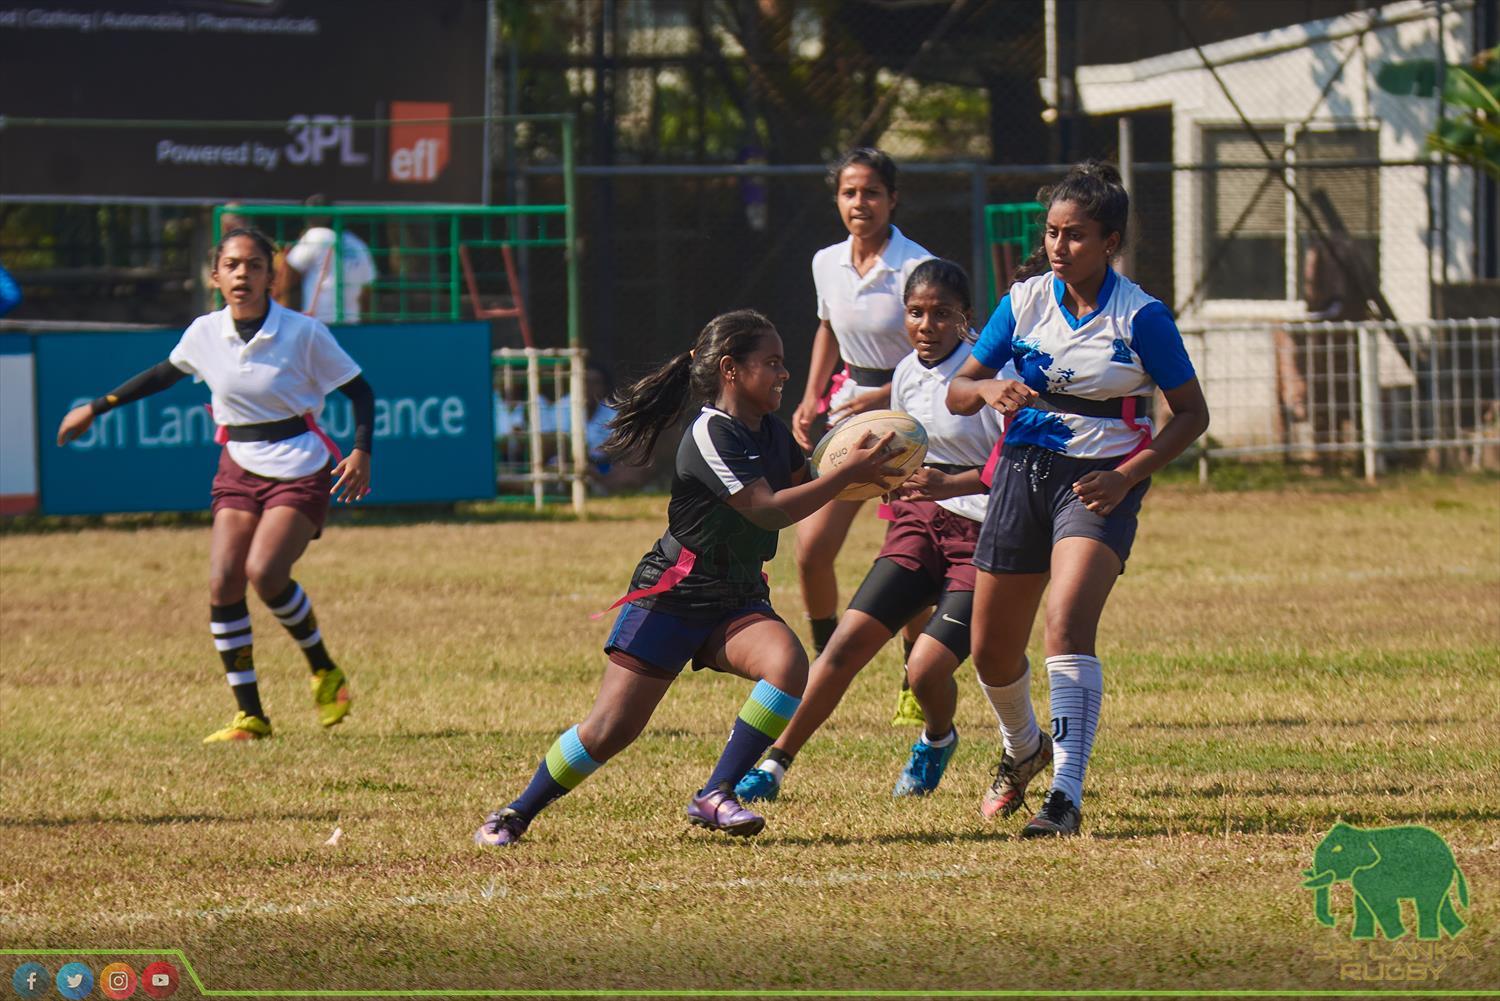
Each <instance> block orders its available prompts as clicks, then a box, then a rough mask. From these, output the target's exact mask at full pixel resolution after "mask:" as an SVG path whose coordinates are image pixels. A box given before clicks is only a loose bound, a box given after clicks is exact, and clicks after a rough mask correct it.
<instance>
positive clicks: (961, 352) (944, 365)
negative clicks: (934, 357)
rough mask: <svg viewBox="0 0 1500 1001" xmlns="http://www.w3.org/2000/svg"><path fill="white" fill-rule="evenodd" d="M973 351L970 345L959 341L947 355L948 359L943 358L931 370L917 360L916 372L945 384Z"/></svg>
mask: <svg viewBox="0 0 1500 1001" xmlns="http://www.w3.org/2000/svg"><path fill="white" fill-rule="evenodd" d="M973 350H974V345H973V344H970V343H969V342H968V341H959V342H958V347H956V348H954V349H953V351H952V352H951V353H950V354H949V355H948V357H946V358H944V359H943V360H942V361H940V362H938V363H937V364H936V365H934V366H932V367H931V368H928V367H927V366H926V365H923V364H922V362H921V361H920V360H918V362H917V371H918V372H920V373H921V374H922V375H924V376H926V377H927V378H929V379H939V380H941V381H943V382H947V381H948V380H949V379H951V378H953V373H955V372H957V371H958V367H959V366H960V365H962V364H963V363H964V360H965V359H966V358H968V357H969V355H970V354H971V353H972V352H973Z"/></svg>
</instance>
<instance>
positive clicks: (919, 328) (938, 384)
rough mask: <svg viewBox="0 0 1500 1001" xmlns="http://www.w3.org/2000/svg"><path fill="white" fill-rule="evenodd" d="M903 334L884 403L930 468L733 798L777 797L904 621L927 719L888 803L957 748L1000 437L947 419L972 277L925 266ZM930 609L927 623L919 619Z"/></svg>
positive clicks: (899, 510) (985, 421) (931, 781)
mask: <svg viewBox="0 0 1500 1001" xmlns="http://www.w3.org/2000/svg"><path fill="white" fill-rule="evenodd" d="M905 302H906V306H905V322H904V327H905V330H906V334H907V336H908V337H909V344H910V346H911V347H912V348H914V350H913V351H911V352H910V353H908V354H907V355H906V357H905V358H904V359H903V360H902V361H901V362H900V363H899V364H898V365H897V366H896V370H895V373H894V375H893V377H892V380H891V405H892V406H894V407H896V408H897V409H899V410H904V411H906V412H907V413H909V414H911V415H912V416H914V417H916V418H917V419H918V420H919V421H921V422H922V425H923V426H924V427H925V428H926V429H927V440H928V447H927V459H926V463H925V465H924V466H923V467H922V468H921V469H919V470H918V471H917V472H916V473H915V474H914V475H913V476H912V477H911V479H909V480H907V481H906V483H905V484H903V485H902V486H901V487H900V488H899V489H898V490H897V491H896V492H895V494H894V495H893V497H892V500H891V509H892V520H891V524H890V527H889V528H888V529H887V530H886V535H885V544H884V545H883V546H882V547H881V549H880V554H879V555H878V556H877V557H876V558H875V564H874V566H872V567H871V568H870V572H869V573H868V574H867V575H866V576H865V580H864V583H863V584H861V585H860V587H859V590H858V591H857V592H856V593H855V595H854V597H853V598H852V599H850V601H849V610H848V611H847V612H845V613H844V616H843V618H841V619H840V620H839V624H838V628H837V629H835V630H834V633H833V637H832V638H831V639H830V640H829V641H828V646H827V648H826V649H824V650H823V651H822V653H820V654H819V655H818V659H817V660H816V661H815V662H814V663H813V665H812V669H811V671H810V673H809V675H808V684H807V690H806V692H805V693H804V694H803V698H802V704H801V705H800V706H799V707H798V708H797V712H796V714H795V715H794V716H793V717H792V720H791V722H790V723H789V724H788V725H787V728H786V730H784V731H783V732H782V734H781V736H780V737H778V738H777V739H776V742H775V744H774V745H772V747H771V748H770V749H768V750H767V752H766V755H765V760H764V761H762V762H761V764H760V766H759V767H757V768H754V769H751V771H750V772H749V773H748V774H747V775H746V776H745V777H744V778H743V779H741V780H740V783H739V785H738V786H737V787H736V789H735V794H736V795H737V796H738V797H739V798H740V800H741V801H744V802H751V801H754V800H761V799H775V798H776V795H777V793H778V791H779V790H780V788H781V779H782V777H783V775H784V774H785V772H786V769H787V768H789V767H790V766H791V763H792V758H793V757H794V756H795V755H796V754H797V752H798V751H800V750H801V749H802V747H803V745H804V744H806V743H807V741H808V740H809V739H810V738H811V737H812V735H813V734H814V733H815V732H816V731H817V729H818V728H819V727H820V726H822V725H823V723H824V721H826V720H827V719H828V717H829V716H830V715H831V714H832V713H833V710H834V709H835V708H836V707H837V706H838V704H839V701H840V700H841V699H842V698H843V697H844V693H845V692H846V691H848V689H849V684H850V682H852V681H853V680H854V676H855V675H856V674H858V673H859V671H860V670H861V669H863V668H864V666H865V665H866V664H868V663H869V662H870V660H871V659H872V658H873V657H874V656H875V655H876V654H877V653H878V652H879V651H880V648H881V647H883V646H885V644H886V643H887V642H889V641H890V639H891V637H892V636H894V635H895V634H896V633H897V632H898V631H899V630H901V629H902V628H903V627H905V626H906V625H907V624H908V623H911V622H914V621H915V622H916V624H917V625H918V626H919V627H920V626H921V625H922V621H923V619H924V618H925V621H926V627H925V628H924V629H923V630H922V632H921V634H920V635H919V636H918V637H917V640H916V642H915V644H914V645H913V647H912V651H911V655H910V657H909V658H908V660H907V673H908V675H909V677H910V681H911V690H912V692H913V694H914V695H915V697H916V699H917V701H918V703H919V704H920V705H921V708H922V712H923V714H924V716H925V721H926V722H925V726H924V728H923V731H922V734H921V735H920V736H919V737H918V738H917V741H916V743H914V744H913V745H912V748H911V755H910V757H909V758H908V760H907V762H906V767H905V768H903V769H902V770H901V774H900V775H899V776H898V777H897V779H896V785H895V788H894V790H893V792H894V795H896V796H923V795H926V794H928V793H930V792H932V791H933V790H934V789H936V788H937V786H938V782H939V781H940V780H941V779H942V777H943V771H944V770H945V769H946V768H947V767H948V761H949V759H950V758H952V756H953V750H954V748H955V747H957V746H958V730H957V729H955V728H954V726H953V713H954V709H955V705H956V702H957V697H958V689H957V686H956V685H955V684H954V680H953V674H954V672H955V671H956V670H957V669H958V665H959V664H961V663H963V661H964V659H965V658H967V657H968V655H969V623H970V621H971V619H972V614H971V613H972V609H973V604H974V546H975V544H976V543H977V542H978V540H979V526H980V522H982V521H983V520H984V513H985V508H986V506H987V503H988V498H987V497H986V496H985V491H984V485H983V483H982V482H981V480H980V471H981V468H982V467H983V466H984V463H985V460H986V459H987V458H988V456H989V454H990V450H991V448H992V447H993V446H994V444H995V440H996V439H997V438H999V437H1000V431H1001V423H1000V415H999V414H998V413H997V412H996V411H994V410H990V409H985V410H981V411H979V412H978V413H976V414H974V415H973V416H971V417H958V416H955V415H953V414H951V413H949V412H948V408H947V405H946V402H945V400H946V397H947V391H948V382H949V380H950V379H951V378H952V377H953V375H954V374H955V373H956V372H957V371H958V370H959V367H960V366H961V365H963V363H964V362H965V361H966V360H967V359H968V358H969V353H970V347H969V343H968V341H967V339H966V338H967V337H968V336H969V334H970V331H969V311H970V308H971V307H970V295H969V279H968V276H967V275H966V274H965V273H964V269H963V268H961V267H959V266H958V265H957V264H954V263H953V262H952V261H945V260H941V259H939V258H930V259H928V260H926V261H923V262H922V263H921V264H918V265H917V267H916V268H915V270H913V271H912V273H911V277H910V278H909V279H907V283H906V289H905ZM933 605H936V606H937V610H936V612H935V613H934V614H933V615H932V616H931V617H930V618H926V617H925V616H921V613H922V612H923V611H925V610H926V609H927V608H929V607H931V606H933Z"/></svg>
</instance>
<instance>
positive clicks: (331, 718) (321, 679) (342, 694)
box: [312, 667, 349, 727]
mask: <svg viewBox="0 0 1500 1001" xmlns="http://www.w3.org/2000/svg"><path fill="white" fill-rule="evenodd" d="M312 694H313V701H314V702H316V703H317V704H318V722H319V723H322V724H323V725H324V726H325V727H326V726H338V725H339V724H340V723H342V722H344V717H345V716H348V715H349V682H348V681H347V680H345V678H344V672H343V671H340V670H339V669H338V668H336V667H333V668H329V669H328V670H325V671H314V672H313V676H312Z"/></svg>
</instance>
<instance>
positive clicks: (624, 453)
mask: <svg viewBox="0 0 1500 1001" xmlns="http://www.w3.org/2000/svg"><path fill="white" fill-rule="evenodd" d="M775 332H776V328H775V327H774V326H772V324H771V321H770V320H768V319H766V318H765V317H764V316H762V315H761V314H760V313H757V312H756V311H755V310H753V309H737V310H735V311H734V312H732V313H723V314H720V315H719V316H716V317H714V318H713V319H712V320H710V321H708V325H707V326H706V327H704V328H703V329H702V331H700V332H699V334H698V338H697V340H695V341H694V342H693V347H692V350H690V351H684V352H683V353H682V354H679V355H675V356H674V357H673V358H672V360H671V361H669V362H667V363H666V364H665V365H663V366H662V367H661V368H659V369H657V370H656V371H655V372H652V373H651V374H650V375H648V376H646V377H645V378H644V379H641V380H640V381H638V382H636V383H633V384H632V385H630V386H628V387H626V388H625V389H624V390H623V391H622V392H621V393H620V394H619V395H618V396H616V397H615V398H614V399H613V400H611V401H610V406H612V407H614V408H615V410H616V411H617V413H616V414H615V417H614V419H613V420H611V421H610V422H609V425H608V427H609V438H608V439H607V440H606V441H605V442H604V445H603V450H604V452H605V454H606V455H609V456H610V457H612V458H616V459H619V460H621V461H623V462H628V463H632V464H636V465H644V464H645V463H647V462H649V461H651V455H652V453H653V452H655V451H656V442H657V439H659V438H660V437H661V434H662V432H663V431H665V430H666V429H667V428H668V427H670V426H671V425H673V424H675V423H677V421H678V420H679V419H680V418H681V417H682V414H683V412H684V411H685V410H687V408H688V404H689V403H691V402H692V401H693V400H694V399H699V400H712V399H714V398H716V397H717V396H718V395H719V371H720V362H722V361H723V359H725V358H732V359H733V360H735V361H737V362H741V363H743V362H744V361H745V359H746V358H748V357H749V356H750V354H751V353H752V352H754V351H755V349H756V348H757V347H758V346H759V345H760V342H761V338H763V337H764V336H765V335H766V334H768V333H769V334H774V333H775Z"/></svg>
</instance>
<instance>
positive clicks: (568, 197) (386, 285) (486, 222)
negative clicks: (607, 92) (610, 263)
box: [213, 115, 583, 348]
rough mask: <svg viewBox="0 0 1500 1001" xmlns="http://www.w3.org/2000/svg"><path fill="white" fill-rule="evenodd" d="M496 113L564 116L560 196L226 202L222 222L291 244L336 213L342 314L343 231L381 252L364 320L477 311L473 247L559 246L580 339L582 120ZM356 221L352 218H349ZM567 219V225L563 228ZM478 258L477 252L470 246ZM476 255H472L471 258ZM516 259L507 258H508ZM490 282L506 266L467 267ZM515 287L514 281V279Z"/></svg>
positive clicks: (341, 312)
mask: <svg viewBox="0 0 1500 1001" xmlns="http://www.w3.org/2000/svg"><path fill="white" fill-rule="evenodd" d="M494 120H495V121H546V122H552V123H556V124H557V125H558V126H560V129H561V134H562V142H561V150H560V152H561V157H562V175H563V201H562V204H539V205H358V206H355V205H332V206H319V207H311V206H305V205H246V204H237V205H233V206H226V205H219V206H216V207H215V208H214V221H213V224H214V232H222V231H223V230H222V219H223V216H224V215H226V214H233V215H238V216H241V217H243V218H245V219H247V220H250V221H251V222H253V223H254V224H255V225H257V226H258V227H260V228H262V229H266V230H267V235H268V236H270V237H271V238H272V239H273V240H274V241H275V242H276V244H277V247H278V248H279V249H281V250H285V249H289V248H290V247H292V246H293V245H294V244H295V243H296V240H297V238H298V236H299V235H300V234H301V232H302V231H303V229H304V228H305V224H306V221H307V220H308V219H309V218H324V219H327V220H329V228H331V229H332V230H333V232H334V240H333V250H334V257H333V259H332V261H331V262H330V264H329V268H330V270H331V273H332V276H333V280H334V308H335V322H338V321H341V320H343V319H344V318H345V312H346V310H345V302H344V287H343V286H344V268H343V263H344V261H343V258H344V243H345V241H344V234H345V233H346V232H348V231H351V228H352V229H353V230H355V231H356V233H355V235H357V236H359V237H360V239H362V240H364V242H365V243H366V245H367V246H368V247H369V248H370V252H371V253H372V254H373V255H374V256H375V261H376V270H377V272H378V277H377V278H376V280H375V282H374V283H373V284H372V285H371V286H370V290H371V301H372V306H373V308H372V309H370V310H369V311H366V312H364V313H362V315H361V316H360V320H361V322H403V321H420V320H449V321H454V320H461V319H464V318H465V317H472V316H473V315H474V310H473V306H474V305H475V304H470V305H467V306H466V304H465V297H466V294H467V293H468V292H471V291H475V290H472V289H466V288H465V284H466V276H465V267H464V264H465V261H464V260H463V258H464V256H465V254H466V252H467V251H485V250H496V249H499V250H502V251H503V252H504V253H506V254H509V252H510V251H512V250H515V249H521V248H550V247H560V248H562V249H563V256H564V261H565V265H566V270H567V336H568V340H567V345H568V347H570V348H576V347H579V346H581V344H582V340H583V338H582V334H581V316H582V308H581V301H582V300H581V294H580V291H579V284H578V252H577V248H578V218H577V211H576V206H577V203H578V199H577V186H576V180H575V174H576V164H575V160H574V153H573V142H574V130H575V124H574V121H573V117H572V116H571V115H521V116H498V117H497V118H495V119H494ZM351 224H352V227H351ZM559 228H560V229H561V232H559V231H558V230H559ZM469 256H470V257H471V258H472V257H473V256H474V255H472V254H470V255H469ZM470 263H471V264H472V261H471V262H470ZM507 263H508V264H509V263H510V262H509V261H508V262H507ZM469 270H470V271H471V272H472V274H473V277H474V279H475V282H476V283H477V284H479V285H480V286H483V287H486V288H495V287H496V285H495V283H497V282H500V281H508V280H509V274H508V272H511V273H513V271H514V268H513V267H509V268H507V269H506V270H495V269H490V270H483V269H479V268H477V267H472V266H471V267H470V269H469ZM507 291H508V292H509V293H510V294H512V295H514V294H516V293H517V292H518V290H515V289H507Z"/></svg>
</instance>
